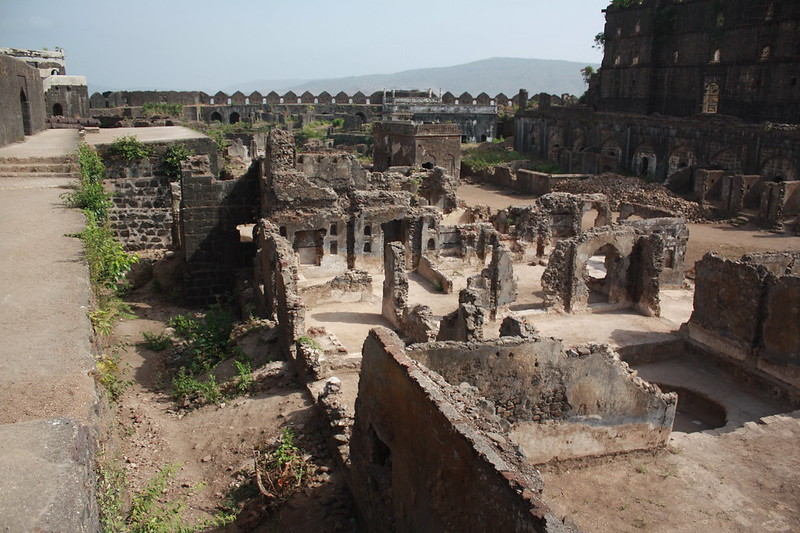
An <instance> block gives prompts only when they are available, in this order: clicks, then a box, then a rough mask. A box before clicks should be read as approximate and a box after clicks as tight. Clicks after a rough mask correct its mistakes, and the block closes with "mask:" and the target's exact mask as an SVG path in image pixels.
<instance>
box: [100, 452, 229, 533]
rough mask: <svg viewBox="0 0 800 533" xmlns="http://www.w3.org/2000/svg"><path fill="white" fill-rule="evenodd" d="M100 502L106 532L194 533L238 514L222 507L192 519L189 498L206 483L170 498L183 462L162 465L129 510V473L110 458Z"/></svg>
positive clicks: (105, 464)
mask: <svg viewBox="0 0 800 533" xmlns="http://www.w3.org/2000/svg"><path fill="white" fill-rule="evenodd" d="M99 465H100V466H99V469H98V480H99V481H98V505H99V508H100V520H101V524H102V527H103V531H104V532H105V533H190V532H195V531H205V530H208V529H210V528H214V527H220V526H224V525H227V524H230V523H232V522H233V521H234V520H235V518H236V515H235V513H234V512H232V511H231V510H230V509H224V510H219V511H218V512H217V513H216V514H215V515H214V516H213V517H210V518H207V519H205V520H200V521H196V522H194V523H192V522H189V521H188V519H187V518H186V516H185V515H184V513H185V511H186V501H187V499H188V498H189V496H191V495H192V494H193V493H194V492H196V491H198V490H201V489H202V488H203V485H202V484H200V485H196V486H194V487H190V488H188V489H186V490H181V491H178V492H177V493H176V494H175V495H174V496H171V497H166V496H165V494H167V493H169V492H170V488H171V487H172V485H173V484H174V477H175V474H176V473H177V472H178V470H179V469H180V467H181V466H180V465H178V464H172V465H167V466H164V467H162V468H161V469H160V470H159V471H158V472H157V473H156V475H155V476H153V477H152V478H151V479H150V480H148V481H147V483H146V484H145V486H144V487H143V488H142V490H140V491H138V492H137V493H136V494H134V495H133V496H132V498H131V501H130V505H129V506H127V507H128V508H127V509H126V505H125V501H124V495H125V493H126V492H127V483H126V478H125V472H124V470H123V469H122V468H120V467H118V466H117V465H115V464H111V463H109V462H106V461H101V462H100V463H99Z"/></svg>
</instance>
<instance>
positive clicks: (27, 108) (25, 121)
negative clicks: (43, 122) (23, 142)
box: [19, 89, 33, 135]
mask: <svg viewBox="0 0 800 533" xmlns="http://www.w3.org/2000/svg"><path fill="white" fill-rule="evenodd" d="M19 105H20V107H21V108H22V131H23V132H24V133H25V135H33V128H32V127H31V105H30V102H28V97H27V96H25V90H24V89H20V90H19Z"/></svg>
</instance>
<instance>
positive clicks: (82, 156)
mask: <svg viewBox="0 0 800 533" xmlns="http://www.w3.org/2000/svg"><path fill="white" fill-rule="evenodd" d="M78 163H79V164H80V167H81V182H86V183H94V182H99V181H102V180H103V179H105V176H106V167H105V166H104V165H103V160H102V159H100V156H99V155H98V153H97V151H95V149H94V148H92V147H91V146H89V145H88V144H86V143H81V145H80V146H78Z"/></svg>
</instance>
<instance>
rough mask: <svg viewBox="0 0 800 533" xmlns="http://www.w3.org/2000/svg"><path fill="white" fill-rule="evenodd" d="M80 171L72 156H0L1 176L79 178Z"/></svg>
mask: <svg viewBox="0 0 800 533" xmlns="http://www.w3.org/2000/svg"><path fill="white" fill-rule="evenodd" d="M79 172H80V166H79V165H78V163H77V162H76V160H75V158H74V157H72V156H68V157H30V158H20V157H7V158H0V178H21V177H26V178H77V177H78V174H79Z"/></svg>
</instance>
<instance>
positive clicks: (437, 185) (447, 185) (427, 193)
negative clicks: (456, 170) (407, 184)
mask: <svg viewBox="0 0 800 533" xmlns="http://www.w3.org/2000/svg"><path fill="white" fill-rule="evenodd" d="M459 184H460V182H459V180H458V178H457V177H455V176H453V175H451V174H448V173H447V172H446V171H445V169H443V168H442V167H434V168H433V170H431V171H430V172H426V173H425V174H423V175H422V184H421V185H420V188H419V194H420V195H421V196H422V197H423V198H425V199H426V200H427V201H428V205H432V206H435V207H438V208H439V209H441V210H442V212H444V213H445V214H447V213H452V212H453V211H455V209H456V208H457V207H458V195H457V194H456V191H457V190H458V186H459Z"/></svg>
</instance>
